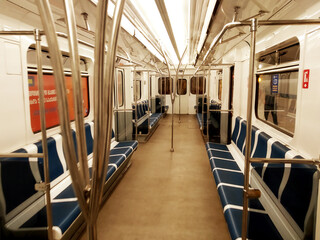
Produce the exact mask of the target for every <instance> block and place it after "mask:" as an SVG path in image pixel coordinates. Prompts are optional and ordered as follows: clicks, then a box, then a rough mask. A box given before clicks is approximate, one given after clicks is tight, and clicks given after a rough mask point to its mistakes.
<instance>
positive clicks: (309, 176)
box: [206, 117, 319, 239]
mask: <svg viewBox="0 0 320 240" xmlns="http://www.w3.org/2000/svg"><path fill="white" fill-rule="evenodd" d="M246 124H247V123H246V121H244V120H242V119H241V118H240V117H237V118H236V119H235V125H234V130H233V133H232V142H233V143H234V146H236V147H237V148H238V149H239V150H240V152H241V153H242V154H244V153H245V139H246V128H247V126H246ZM206 148H207V153H208V157H209V160H210V165H211V169H212V171H213V176H214V179H215V182H216V184H217V188H218V193H219V196H220V199H221V202H222V205H223V206H224V208H225V217H226V220H227V223H228V227H229V230H230V234H231V237H232V239H237V238H239V237H240V236H241V222H242V218H241V213H242V210H240V209H242V201H243V199H242V196H243V187H242V186H243V179H244V176H243V174H242V172H241V171H240V168H239V166H238V165H237V163H236V161H235V160H234V157H233V156H232V154H231V153H230V152H229V148H228V147H227V146H226V145H223V144H215V143H206ZM289 152H290V154H289V155H288V156H291V157H292V156H294V155H292V154H293V153H292V150H290V148H288V147H287V146H285V145H283V144H282V143H280V142H279V141H277V140H274V139H272V138H271V137H270V136H269V135H268V134H266V133H264V132H262V131H260V130H259V129H258V128H256V127H255V126H252V131H251V156H252V157H254V158H266V157H270V158H286V157H287V154H288V153H289ZM230 155H231V156H230ZM294 158H302V157H301V156H300V155H296V156H294ZM252 166H253V170H252V173H253V174H254V175H255V176H256V177H257V179H258V181H260V182H262V183H263V186H265V187H266V188H269V190H270V191H268V193H269V194H271V195H274V196H273V197H272V199H273V201H274V204H275V206H276V207H275V208H278V209H279V210H278V211H279V212H285V211H287V213H284V214H286V215H285V216H287V217H288V218H290V219H292V220H290V219H289V220H288V221H289V222H293V221H294V222H296V224H297V226H298V227H299V228H300V230H301V232H302V233H303V234H304V236H305V237H306V238H307V237H308V236H312V222H313V217H312V214H308V213H310V212H312V211H314V210H315V204H314V202H315V201H316V199H315V198H316V197H315V196H316V194H315V192H316V189H317V183H318V182H317V181H318V179H319V176H318V175H319V174H318V172H317V169H316V167H315V166H309V165H306V164H281V163H277V164H274V163H273V164H262V163H253V164H252ZM293 199H294V201H293ZM249 210H250V211H249V212H250V217H249V230H248V237H249V238H250V239H282V238H281V236H280V234H279V232H278V230H277V229H276V228H275V226H274V224H273V223H272V221H271V219H270V217H269V216H268V213H267V212H265V210H264V209H263V207H262V205H261V203H260V201H259V200H257V199H256V200H253V201H252V200H250V203H249ZM257 221H261V222H259V224H257ZM264 224H265V225H266V227H262V226H264ZM310 226H311V228H310ZM310 229H311V230H310Z"/></svg>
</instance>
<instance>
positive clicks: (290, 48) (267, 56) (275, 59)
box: [257, 38, 300, 69]
mask: <svg viewBox="0 0 320 240" xmlns="http://www.w3.org/2000/svg"><path fill="white" fill-rule="evenodd" d="M257 56H258V57H257V59H258V62H259V69H261V68H266V67H272V66H275V65H279V64H284V63H289V62H294V61H299V56H300V45H299V41H298V39H297V38H292V39H289V40H288V41H286V42H284V43H281V44H280V45H277V46H275V47H273V48H271V49H269V50H266V51H264V52H262V53H259V54H257Z"/></svg>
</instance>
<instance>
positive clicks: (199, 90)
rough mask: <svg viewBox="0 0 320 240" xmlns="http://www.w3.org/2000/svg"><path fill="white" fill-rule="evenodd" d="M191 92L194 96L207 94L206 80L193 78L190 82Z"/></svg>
mask: <svg viewBox="0 0 320 240" xmlns="http://www.w3.org/2000/svg"><path fill="white" fill-rule="evenodd" d="M190 85H191V86H190V92H191V93H192V94H205V92H206V78H205V77H202V76H200V77H192V78H191V80H190Z"/></svg>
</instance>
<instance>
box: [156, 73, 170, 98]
mask: <svg viewBox="0 0 320 240" xmlns="http://www.w3.org/2000/svg"><path fill="white" fill-rule="evenodd" d="M171 81H172V78H171ZM171 81H170V78H169V77H161V78H158V93H159V94H162V95H169V94H170V83H171Z"/></svg>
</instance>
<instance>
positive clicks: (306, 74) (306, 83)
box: [302, 69, 310, 89]
mask: <svg viewBox="0 0 320 240" xmlns="http://www.w3.org/2000/svg"><path fill="white" fill-rule="evenodd" d="M309 77H310V69H305V70H304V71H303V82H302V88H305V89H307V88H309Z"/></svg>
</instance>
